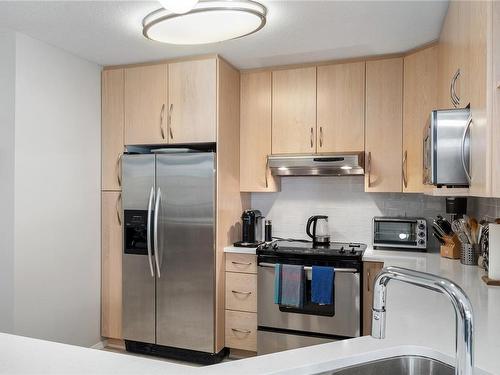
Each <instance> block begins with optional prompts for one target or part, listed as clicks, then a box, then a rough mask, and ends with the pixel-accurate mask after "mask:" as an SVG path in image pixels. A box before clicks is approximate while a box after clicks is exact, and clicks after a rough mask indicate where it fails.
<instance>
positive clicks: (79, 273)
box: [14, 34, 101, 346]
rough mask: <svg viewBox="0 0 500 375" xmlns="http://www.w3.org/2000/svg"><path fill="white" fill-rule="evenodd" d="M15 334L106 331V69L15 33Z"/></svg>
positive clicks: (80, 341) (53, 336)
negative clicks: (102, 272) (102, 245)
mask: <svg viewBox="0 0 500 375" xmlns="http://www.w3.org/2000/svg"><path fill="white" fill-rule="evenodd" d="M16 35H17V37H16V42H17V43H16V46H17V48H16V103H15V110H16V125H15V221H14V223H15V238H16V247H15V297H14V298H15V305H14V306H15V309H14V313H15V333H16V334H20V335H26V336H31V337H37V338H43V339H47V340H53V341H59V342H65V343H71V344H76V345H84V346H90V345H93V344H95V343H97V342H98V341H99V339H100V334H99V332H100V328H99V326H100V221H99V218H100V193H99V191H100V107H101V104H100V67H99V66H98V65H96V64H93V63H90V62H87V61H85V60H82V59H80V58H78V57H76V56H74V55H72V54H69V53H67V52H64V51H62V50H60V49H57V48H55V47H52V46H49V45H47V44H45V43H42V42H39V41H37V40H35V39H32V38H30V37H27V36H24V35H22V34H16Z"/></svg>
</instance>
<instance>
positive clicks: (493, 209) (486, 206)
mask: <svg viewBox="0 0 500 375" xmlns="http://www.w3.org/2000/svg"><path fill="white" fill-rule="evenodd" d="M468 211H469V212H470V214H471V215H474V216H475V217H476V218H477V219H478V220H481V219H486V220H488V221H494V220H495V219H496V218H498V217H500V198H471V199H469V207H468Z"/></svg>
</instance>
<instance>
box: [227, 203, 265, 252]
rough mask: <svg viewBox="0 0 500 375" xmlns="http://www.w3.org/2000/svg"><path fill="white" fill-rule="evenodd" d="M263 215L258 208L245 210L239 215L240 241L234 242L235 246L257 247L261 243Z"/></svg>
mask: <svg viewBox="0 0 500 375" xmlns="http://www.w3.org/2000/svg"><path fill="white" fill-rule="evenodd" d="M263 219H264V216H262V213H261V212H260V211H259V210H245V211H244V212H243V214H242V215H241V221H242V231H241V241H238V242H235V243H234V246H236V247H257V246H259V245H260V244H262V243H263V240H262V235H263V233H262V220H263Z"/></svg>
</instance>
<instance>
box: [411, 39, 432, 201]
mask: <svg viewBox="0 0 500 375" xmlns="http://www.w3.org/2000/svg"><path fill="white" fill-rule="evenodd" d="M437 48H438V47H437V46H433V47H430V48H426V49H424V50H421V51H418V52H416V53H414V54H411V55H409V56H406V57H405V58H404V97H403V102H404V105H403V108H404V112H403V191H404V192H408V193H423V192H424V187H425V185H424V183H423V168H422V166H423V134H424V128H425V127H426V123H427V120H428V118H429V115H430V113H431V111H432V110H433V109H436V108H437V100H438V98H437V75H438V69H437Z"/></svg>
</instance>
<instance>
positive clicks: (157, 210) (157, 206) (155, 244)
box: [153, 188, 161, 278]
mask: <svg viewBox="0 0 500 375" xmlns="http://www.w3.org/2000/svg"><path fill="white" fill-rule="evenodd" d="M160 201H161V190H160V188H158V191H157V193H156V203H155V213H154V217H155V218H154V224H153V234H154V251H155V263H156V272H157V274H158V278H160V277H161V272H160V261H159V256H158V247H159V246H158V214H159V211H160Z"/></svg>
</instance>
